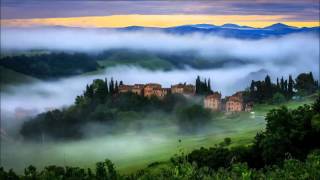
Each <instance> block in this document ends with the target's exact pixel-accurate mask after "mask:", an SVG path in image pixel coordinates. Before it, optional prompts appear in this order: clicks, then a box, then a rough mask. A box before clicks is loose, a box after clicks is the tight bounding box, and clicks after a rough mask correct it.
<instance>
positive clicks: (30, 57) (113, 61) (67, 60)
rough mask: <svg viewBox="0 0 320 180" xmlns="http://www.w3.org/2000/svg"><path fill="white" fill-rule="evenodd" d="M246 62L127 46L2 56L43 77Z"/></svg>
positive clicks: (13, 67) (4, 63)
mask: <svg viewBox="0 0 320 180" xmlns="http://www.w3.org/2000/svg"><path fill="white" fill-rule="evenodd" d="M245 63H246V61H243V60H240V59H234V58H221V59H215V60H214V61H213V60H212V59H210V58H207V57H203V56H201V55H199V54H197V53H196V52H184V53H158V52H150V51H134V50H127V49H112V50H106V51H103V52H101V53H72V52H59V51H57V52H55V51H54V52H46V53H41V51H39V52H38V53H37V52H25V53H13V54H9V55H3V56H1V59H0V66H3V67H6V68H8V69H11V70H14V71H16V72H19V73H23V74H26V75H29V76H32V77H36V78H39V79H55V78H60V77H65V76H72V75H78V74H82V73H85V72H90V71H96V70H98V69H100V68H107V67H113V66H117V65H129V66H138V67H142V68H145V69H149V70H171V69H184V68H186V67H192V68H195V69H210V68H220V67H224V66H227V65H228V64H233V65H234V64H245Z"/></svg>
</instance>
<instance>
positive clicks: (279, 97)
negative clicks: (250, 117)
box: [272, 92, 286, 104]
mask: <svg viewBox="0 0 320 180" xmlns="http://www.w3.org/2000/svg"><path fill="white" fill-rule="evenodd" d="M285 101H286V97H285V96H284V95H283V94H281V93H279V92H277V93H275V94H274V95H273V96H272V104H282V103H284V102H285Z"/></svg>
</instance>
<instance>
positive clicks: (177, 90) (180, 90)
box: [171, 83, 196, 95]
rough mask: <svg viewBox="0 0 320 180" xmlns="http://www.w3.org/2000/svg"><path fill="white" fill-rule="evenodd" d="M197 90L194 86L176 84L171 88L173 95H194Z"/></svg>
mask: <svg viewBox="0 0 320 180" xmlns="http://www.w3.org/2000/svg"><path fill="white" fill-rule="evenodd" d="M195 92H196V88H195V86H194V85H192V84H182V83H179V84H176V85H172V86H171V93H172V94H185V95H194V93H195Z"/></svg>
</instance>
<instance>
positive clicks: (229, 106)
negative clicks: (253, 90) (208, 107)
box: [225, 92, 244, 112]
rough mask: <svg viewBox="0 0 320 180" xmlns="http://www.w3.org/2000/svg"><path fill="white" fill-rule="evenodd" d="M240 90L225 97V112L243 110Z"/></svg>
mask: <svg viewBox="0 0 320 180" xmlns="http://www.w3.org/2000/svg"><path fill="white" fill-rule="evenodd" d="M243 109H244V106H243V97H242V92H237V93H235V94H234V95H232V96H230V97H227V101H226V105H225V111H226V112H241V111H243Z"/></svg>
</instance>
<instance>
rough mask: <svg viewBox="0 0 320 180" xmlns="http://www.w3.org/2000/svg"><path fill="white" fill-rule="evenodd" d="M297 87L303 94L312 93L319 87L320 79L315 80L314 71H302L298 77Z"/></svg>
mask: <svg viewBox="0 0 320 180" xmlns="http://www.w3.org/2000/svg"><path fill="white" fill-rule="evenodd" d="M295 88H296V89H297V91H298V93H299V94H301V95H308V94H312V93H315V92H316V90H317V88H318V81H315V80H314V78H313V75H312V72H310V73H302V74H299V75H298V77H297V78H296V84H295Z"/></svg>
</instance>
